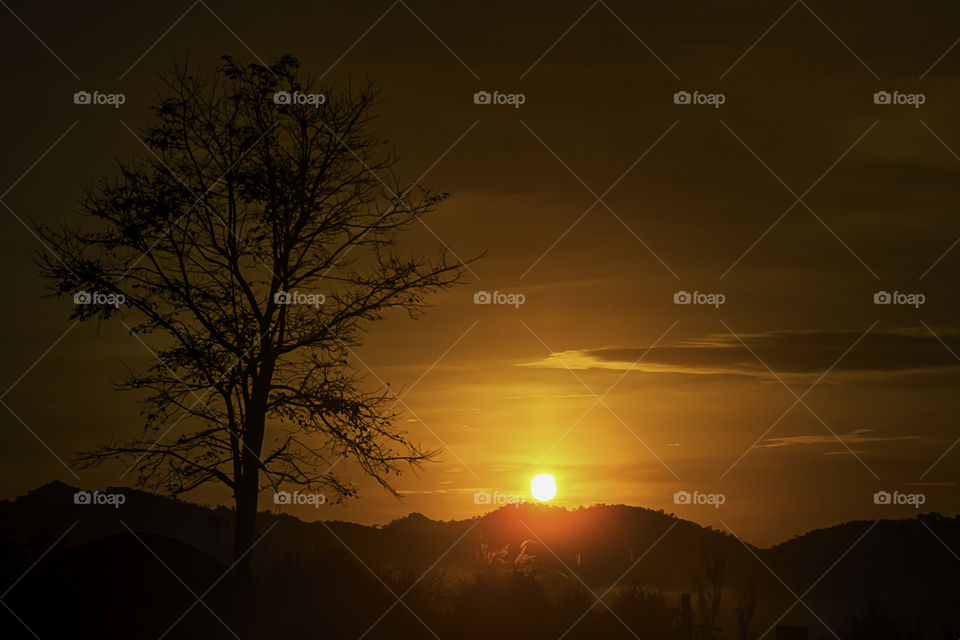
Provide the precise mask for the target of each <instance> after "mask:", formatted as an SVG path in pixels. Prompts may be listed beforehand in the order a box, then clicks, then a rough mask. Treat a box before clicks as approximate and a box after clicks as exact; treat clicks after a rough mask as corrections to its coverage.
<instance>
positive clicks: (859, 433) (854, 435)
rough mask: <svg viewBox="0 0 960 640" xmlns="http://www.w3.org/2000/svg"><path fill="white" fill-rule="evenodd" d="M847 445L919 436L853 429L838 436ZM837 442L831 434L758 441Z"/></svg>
mask: <svg viewBox="0 0 960 640" xmlns="http://www.w3.org/2000/svg"><path fill="white" fill-rule="evenodd" d="M838 437H839V439H840V440H842V441H843V442H844V443H846V444H847V445H851V444H862V443H864V442H893V441H897V440H918V439H919V438H920V436H884V435H880V434H878V433H877V432H876V431H875V430H874V429H854V430H853V431H851V432H849V433H845V434H842V435H839V436H838ZM820 444H839V442H838V441H837V437H835V436H834V435H833V434H830V433H825V434H823V435H804V436H786V437H782V438H766V439H764V440H763V442H762V443H760V445H759V446H761V447H791V446H796V445H820Z"/></svg>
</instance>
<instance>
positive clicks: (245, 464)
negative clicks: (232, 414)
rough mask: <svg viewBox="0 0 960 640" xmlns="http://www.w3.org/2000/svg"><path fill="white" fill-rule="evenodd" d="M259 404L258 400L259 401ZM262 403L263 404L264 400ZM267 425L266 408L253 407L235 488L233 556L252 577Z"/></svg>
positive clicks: (243, 573)
mask: <svg viewBox="0 0 960 640" xmlns="http://www.w3.org/2000/svg"><path fill="white" fill-rule="evenodd" d="M258 404H259V403H258ZM260 406H263V405H262V404H261V405H260ZM265 426H266V412H265V411H264V410H262V409H261V410H255V411H252V412H251V413H250V414H248V416H247V420H246V424H245V425H244V429H243V435H244V438H243V442H244V444H243V446H242V449H241V451H240V477H239V478H237V481H236V486H235V489H234V502H235V504H236V508H237V513H236V522H235V523H234V530H233V560H234V562H236V563H237V566H236V568H235V569H234V570H235V571H236V574H237V576H238V577H239V578H240V579H241V580H242V581H249V580H250V579H251V578H252V576H253V550H252V549H251V547H252V546H253V543H254V540H255V536H256V531H257V502H258V499H259V497H260V449H261V447H262V446H263V434H264V428H265Z"/></svg>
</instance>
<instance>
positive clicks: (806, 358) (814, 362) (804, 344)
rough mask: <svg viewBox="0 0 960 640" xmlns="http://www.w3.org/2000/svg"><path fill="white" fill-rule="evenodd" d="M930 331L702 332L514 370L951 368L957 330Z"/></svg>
mask: <svg viewBox="0 0 960 640" xmlns="http://www.w3.org/2000/svg"><path fill="white" fill-rule="evenodd" d="M934 332H935V333H936V335H934V334H933V333H931V332H930V331H927V330H926V329H924V328H900V329H890V330H884V331H873V332H870V333H869V334H867V335H866V336H864V337H862V339H861V335H862V332H858V331H767V332H761V333H744V334H739V339H738V337H737V336H734V335H731V334H729V333H727V334H708V335H706V336H704V337H703V338H702V339H699V340H692V341H685V342H681V343H678V344H675V345H672V346H656V347H652V348H648V347H598V348H591V349H571V350H566V351H559V352H554V353H552V354H550V355H549V356H547V357H546V358H543V359H541V360H536V361H531V362H523V363H520V365H519V366H524V367H537V368H569V369H579V370H583V369H609V370H616V371H636V372H642V373H679V374H695V375H743V376H764V377H769V376H770V372H769V371H767V368H766V366H769V367H770V369H772V370H773V371H774V372H775V373H776V374H777V375H792V376H801V377H803V376H819V375H820V374H821V373H823V372H824V371H826V370H827V369H828V368H829V367H830V366H831V365H833V364H834V363H835V362H836V363H837V364H836V366H835V367H834V369H833V370H834V371H835V372H838V373H845V374H849V377H861V378H864V377H876V378H883V377H891V376H897V375H903V374H907V373H921V372H934V371H944V370H956V369H957V367H960V360H958V358H957V356H955V355H954V354H955V353H958V352H960V330H958V329H955V328H935V329H934ZM858 339H859V342H858ZM740 340H743V343H745V344H746V345H747V347H749V349H748V348H746V347H744V345H743V344H741V342H740ZM941 340H942V341H943V342H941ZM951 342H952V343H953V344H951ZM852 345H856V346H855V347H853V348H852V349H851V346H852ZM848 350H849V351H848ZM951 351H952V352H951ZM758 358H759V359H758ZM760 360H762V362H761V361H760ZM764 363H766V366H765V365H764Z"/></svg>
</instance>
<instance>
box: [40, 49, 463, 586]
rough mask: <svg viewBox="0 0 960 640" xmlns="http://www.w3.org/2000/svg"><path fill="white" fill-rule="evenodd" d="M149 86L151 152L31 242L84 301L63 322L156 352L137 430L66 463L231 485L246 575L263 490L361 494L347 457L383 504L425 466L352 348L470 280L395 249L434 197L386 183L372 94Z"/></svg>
mask: <svg viewBox="0 0 960 640" xmlns="http://www.w3.org/2000/svg"><path fill="white" fill-rule="evenodd" d="M161 80H162V84H161V91H160V95H161V98H160V99H159V100H158V102H157V103H156V104H155V105H154V106H153V107H152V110H153V112H154V114H155V117H156V121H155V123H154V124H153V125H152V126H151V127H150V128H149V129H147V130H146V131H145V132H144V144H145V146H146V148H147V149H148V151H149V153H144V154H143V156H142V157H141V158H140V159H138V160H136V161H134V162H132V163H124V162H118V175H116V176H115V177H113V178H111V179H103V180H101V181H99V182H98V183H97V184H95V185H93V186H91V187H89V188H87V189H86V192H85V197H84V198H83V201H82V210H83V213H84V214H85V215H84V220H83V221H82V222H80V223H78V224H77V225H75V226H60V227H57V228H48V227H40V228H39V231H40V233H41V234H42V237H43V238H44V240H45V241H46V243H47V244H48V245H49V248H50V249H51V251H50V252H48V253H43V254H41V255H40V256H39V258H38V261H39V263H40V266H41V269H42V273H43V275H44V276H45V277H46V279H48V281H49V283H50V288H51V291H52V292H53V294H55V295H74V296H75V302H80V303H87V304H76V305H75V308H74V311H73V314H72V317H74V318H77V319H80V320H104V319H108V318H111V317H115V316H116V317H119V318H120V320H121V322H123V323H124V326H125V327H127V328H128V329H129V330H130V331H131V333H133V334H134V335H135V336H136V337H137V339H141V338H140V337H139V336H140V335H153V336H154V339H155V341H156V342H157V343H158V344H159V346H157V347H155V352H156V355H157V362H156V363H154V364H152V365H151V366H149V367H148V368H146V370H143V371H135V372H132V373H130V374H129V375H128V377H127V379H125V380H124V382H123V383H121V384H120V385H118V386H119V387H120V388H122V389H128V390H139V391H142V392H144V409H143V412H142V413H143V415H144V418H145V420H144V425H143V429H142V431H141V432H140V433H138V435H137V436H136V437H134V438H133V439H131V440H129V441H123V440H120V441H116V442H112V443H110V444H105V445H101V446H99V447H98V448H96V449H93V450H91V451H87V452H84V453H82V454H80V455H79V457H78V460H77V463H78V464H79V465H80V466H81V467H87V466H92V465H96V464H98V463H100V462H102V461H104V460H106V459H114V458H119V459H121V460H123V461H125V462H127V463H128V464H135V465H136V467H137V469H138V473H139V478H138V482H139V483H140V485H141V486H147V487H151V488H158V489H162V490H164V491H165V492H167V493H169V494H172V495H178V494H181V493H183V492H186V491H190V490H192V489H194V488H196V487H198V486H200V485H203V484H205V483H208V482H219V483H222V484H223V485H226V486H227V487H229V488H230V489H231V490H232V492H233V496H234V500H235V506H236V522H235V532H234V533H235V535H234V555H235V558H237V559H240V558H242V559H243V560H242V564H241V568H240V570H241V572H242V573H249V572H250V568H251V565H250V556H249V555H245V552H246V551H247V550H248V549H249V548H250V546H251V545H252V543H253V541H254V534H255V525H256V514H257V502H258V497H259V494H260V491H261V490H262V489H264V488H266V487H273V488H274V489H275V490H276V489H277V488H278V487H279V486H281V485H282V484H284V483H292V484H293V485H297V486H302V487H307V488H310V489H319V488H324V489H326V490H329V491H330V492H331V494H332V496H334V497H335V498H336V499H342V498H344V497H348V496H353V495H355V493H356V490H355V488H354V487H353V486H352V485H351V484H348V483H347V482H346V481H344V480H343V479H342V477H341V476H338V475H337V474H336V473H334V472H332V471H331V467H332V466H333V465H335V464H336V462H337V461H338V460H340V459H341V458H345V459H348V460H352V461H353V462H354V463H356V464H358V465H359V467H360V468H361V469H362V470H363V471H364V472H365V473H367V474H369V475H370V476H372V477H373V478H375V479H376V480H377V481H379V483H380V484H381V485H382V486H383V487H385V488H386V489H387V490H388V491H391V492H393V489H392V487H391V483H390V482H391V480H390V478H391V477H392V476H394V475H397V474H399V473H400V472H401V471H402V469H403V468H406V466H407V465H408V464H412V465H417V464H419V463H421V462H423V461H425V460H428V459H429V458H430V457H431V456H432V455H433V453H434V452H432V451H429V450H425V449H423V448H422V447H420V446H419V445H417V444H415V443H413V442H412V441H411V440H410V439H409V437H408V436H407V435H406V434H405V433H404V432H402V431H399V430H398V429H397V428H396V427H395V426H394V418H395V417H396V414H395V413H394V412H393V410H392V409H391V408H390V406H388V402H389V400H390V399H391V397H392V394H391V393H390V391H389V389H386V388H373V389H371V388H368V385H367V384H366V382H365V381H364V376H363V375H362V374H361V373H360V371H359V370H358V369H357V367H356V366H355V365H353V364H352V359H351V351H352V349H353V348H354V347H356V346H358V345H359V344H360V343H361V340H362V337H363V335H364V333H365V331H366V329H367V328H368V327H369V323H370V322H372V321H376V320H379V319H381V318H382V317H383V315H384V314H385V313H386V312H389V311H396V310H400V311H401V312H406V313H408V314H409V315H410V316H412V317H415V316H417V315H419V314H420V313H421V312H422V311H423V310H424V309H425V308H426V306H427V304H428V301H427V299H428V296H429V295H430V294H432V293H435V292H437V291H440V290H443V289H446V288H448V287H450V286H452V285H453V284H455V283H457V282H458V281H459V280H460V278H461V276H462V273H463V270H464V269H465V265H464V263H462V262H461V261H460V260H459V259H457V258H456V257H455V256H452V255H451V254H450V252H449V251H445V250H440V251H438V253H437V255H436V256H435V257H423V256H415V257H410V256H405V255H403V254H401V252H400V251H399V250H398V249H397V248H396V246H395V240H396V236H397V234H398V232H400V231H403V230H405V229H407V228H409V227H410V226H411V225H414V224H415V223H416V222H417V221H418V220H419V219H420V218H421V217H422V216H424V215H425V214H427V213H430V212H431V211H433V210H434V209H435V208H436V206H437V205H438V203H439V202H440V201H441V200H442V199H443V198H444V197H445V194H437V193H433V192H429V191H426V190H424V189H422V188H420V187H417V188H416V189H413V188H412V187H410V188H404V186H403V185H402V184H401V182H400V180H399V179H398V178H397V177H396V176H395V174H394V171H393V168H394V166H395V157H394V156H393V155H392V154H391V153H390V152H389V150H388V149H387V148H386V146H385V145H386V141H385V140H384V139H383V138H382V137H381V136H380V135H379V134H378V133H377V132H376V131H375V130H374V128H373V122H372V120H373V116H372V113H371V107H373V106H374V105H375V104H376V103H377V92H376V91H375V90H374V89H373V88H372V86H371V85H370V84H369V83H367V84H365V85H363V86H362V87H360V88H355V87H353V86H345V87H318V86H315V85H316V83H315V82H314V81H312V80H309V79H304V80H301V79H300V72H299V64H298V62H297V61H296V59H294V58H293V57H290V56H284V57H283V58H280V59H279V60H277V61H276V62H275V63H273V64H272V65H271V66H270V67H265V66H262V65H254V64H251V65H247V66H244V65H240V64H238V63H236V62H234V61H233V60H232V59H231V58H229V57H224V58H223V59H222V62H221V64H220V65H219V66H218V67H217V68H216V69H214V70H212V71H203V70H196V71H192V70H191V69H189V68H188V67H187V66H183V65H177V64H174V65H173V68H172V70H171V71H169V72H168V73H166V74H164V75H162V76H161ZM111 294H112V296H113V298H109V300H110V301H112V302H114V303H115V304H113V305H110V304H98V302H102V301H103V300H104V299H107V298H105V296H110V295H111ZM120 296H123V298H120ZM118 301H119V302H120V303H119V304H116V303H117V302H118ZM394 493H395V492H394Z"/></svg>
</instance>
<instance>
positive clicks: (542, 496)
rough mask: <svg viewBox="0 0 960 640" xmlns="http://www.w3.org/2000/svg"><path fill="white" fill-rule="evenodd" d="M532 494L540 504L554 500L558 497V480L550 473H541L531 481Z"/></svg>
mask: <svg viewBox="0 0 960 640" xmlns="http://www.w3.org/2000/svg"><path fill="white" fill-rule="evenodd" d="M530 493H531V494H532V495H533V497H534V498H536V499H537V500H539V501H540V502H547V501H548V500H553V498H554V497H555V496H556V495H557V479H556V478H554V477H553V476H552V475H550V474H549V473H540V474H537V475H535V476H534V477H533V479H532V480H531V481H530Z"/></svg>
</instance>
